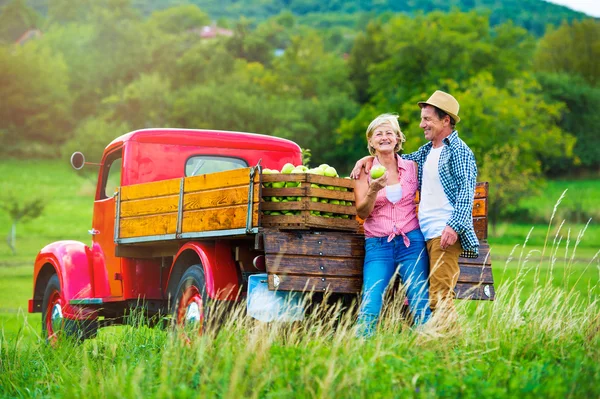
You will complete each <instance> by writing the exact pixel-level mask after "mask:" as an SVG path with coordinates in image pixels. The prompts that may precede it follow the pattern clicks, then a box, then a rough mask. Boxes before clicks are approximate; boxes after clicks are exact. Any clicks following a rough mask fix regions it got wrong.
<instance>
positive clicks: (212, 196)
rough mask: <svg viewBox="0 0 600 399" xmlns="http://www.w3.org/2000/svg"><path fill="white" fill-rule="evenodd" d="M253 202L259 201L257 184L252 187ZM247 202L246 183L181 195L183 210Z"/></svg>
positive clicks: (244, 203)
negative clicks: (240, 185) (239, 185)
mask: <svg viewBox="0 0 600 399" xmlns="http://www.w3.org/2000/svg"><path fill="white" fill-rule="evenodd" d="M253 195H254V199H253V201H254V202H258V201H259V198H260V197H259V190H258V185H255V189H254V194H253ZM247 203H248V185H245V186H242V187H230V188H222V189H217V190H207V191H201V192H193V193H187V194H185V195H184V196H183V210H184V212H185V211H188V210H196V209H206V208H221V207H227V206H233V205H246V204H247Z"/></svg>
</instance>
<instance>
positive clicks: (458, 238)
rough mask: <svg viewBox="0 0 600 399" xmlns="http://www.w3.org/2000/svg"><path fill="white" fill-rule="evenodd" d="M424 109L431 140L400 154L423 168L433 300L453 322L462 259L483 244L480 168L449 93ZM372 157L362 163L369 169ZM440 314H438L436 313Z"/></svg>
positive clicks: (422, 208) (423, 219)
mask: <svg viewBox="0 0 600 399" xmlns="http://www.w3.org/2000/svg"><path fill="white" fill-rule="evenodd" d="M418 105H419V107H421V124H420V125H419V126H420V127H421V128H422V129H423V132H424V134H425V138H426V139H427V140H429V142H428V143H427V144H425V145H423V146H422V147H420V148H419V149H418V150H417V151H415V152H413V153H411V154H406V155H402V157H403V158H404V159H408V160H412V161H415V162H416V163H417V164H418V167H419V170H418V175H419V189H420V192H421V196H420V197H421V202H420V204H419V215H418V217H419V224H420V226H421V231H422V232H423V235H424V237H425V240H426V242H427V250H428V252H429V259H430V271H429V273H430V277H429V278H430V286H429V298H430V306H431V309H432V310H433V311H436V310H437V311H438V312H436V313H440V312H439V311H441V313H442V316H443V317H444V319H449V321H454V320H455V319H456V310H455V308H454V301H453V299H454V297H455V294H454V287H455V286H456V282H457V281H458V276H459V273H460V268H459V266H458V257H459V256H460V255H461V254H462V256H465V257H473V258H475V257H477V255H478V251H479V241H478V240H477V236H476V235H475V230H474V229H473V219H472V216H471V215H472V211H473V197H474V195H475V183H476V179H477V166H476V164H475V157H474V156H473V152H472V151H471V149H470V148H469V147H468V146H467V145H466V144H465V142H464V141H462V140H461V139H460V138H459V137H458V132H457V131H456V130H455V125H456V124H457V123H458V122H460V117H459V116H458V111H459V104H458V101H456V99H455V98H454V97H453V96H451V95H450V94H448V93H445V92H443V91H440V90H437V91H436V92H435V93H433V94H432V95H431V97H429V99H428V100H427V101H422V102H419V103H418ZM371 160H372V159H371V158H370V157H367V158H363V159H362V160H360V161H358V162H357V164H356V166H355V168H354V170H353V172H352V175H353V176H356V175H358V174H359V173H358V172H360V168H361V167H363V166H364V167H366V169H367V171H368V169H370V166H371ZM438 316H439V314H438Z"/></svg>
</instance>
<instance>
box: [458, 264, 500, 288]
mask: <svg viewBox="0 0 600 399" xmlns="http://www.w3.org/2000/svg"><path fill="white" fill-rule="evenodd" d="M458 282H459V283H484V284H494V277H493V276H492V268H491V266H490V265H486V266H483V267H482V266H473V265H465V264H462V265H460V275H459V276H458Z"/></svg>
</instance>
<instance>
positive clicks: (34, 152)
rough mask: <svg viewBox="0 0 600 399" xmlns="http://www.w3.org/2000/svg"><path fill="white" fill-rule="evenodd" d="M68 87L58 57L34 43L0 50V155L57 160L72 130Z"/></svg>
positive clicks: (59, 57)
mask: <svg viewBox="0 0 600 399" xmlns="http://www.w3.org/2000/svg"><path fill="white" fill-rule="evenodd" d="M68 82H69V78H68V75H67V67H66V65H65V63H64V61H63V59H62V57H61V56H60V55H57V54H54V53H52V52H51V51H50V50H49V49H48V48H44V47H43V46H40V45H39V43H36V42H32V43H27V45H25V46H23V47H19V48H15V49H13V50H9V49H8V48H3V47H0V98H1V99H2V101H0V130H1V131H3V132H4V134H3V135H2V136H1V137H0V153H3V154H4V155H8V154H10V155H12V156H15V155H20V156H45V157H52V156H55V155H56V151H55V150H56V149H57V148H58V147H59V146H60V145H61V144H62V143H63V142H64V141H65V140H66V139H67V138H68V137H69V135H70V133H71V129H72V119H71V102H72V100H71V96H70V92H69V87H68Z"/></svg>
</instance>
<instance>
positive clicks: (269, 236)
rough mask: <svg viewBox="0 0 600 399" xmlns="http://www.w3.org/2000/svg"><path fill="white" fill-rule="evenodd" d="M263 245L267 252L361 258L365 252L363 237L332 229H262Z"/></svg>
mask: <svg viewBox="0 0 600 399" xmlns="http://www.w3.org/2000/svg"><path fill="white" fill-rule="evenodd" d="M263 246H264V250H265V252H266V253H267V254H280V253H285V254H286V255H311V256H341V257H360V258H361V260H362V257H363V256H364V253H365V249H364V237H362V236H361V235H358V234H357V235H355V234H348V233H339V232H333V231H332V232H327V233H325V234H315V233H311V232H308V231H305V232H293V233H291V232H285V231H279V230H274V229H264V230H263Z"/></svg>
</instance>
